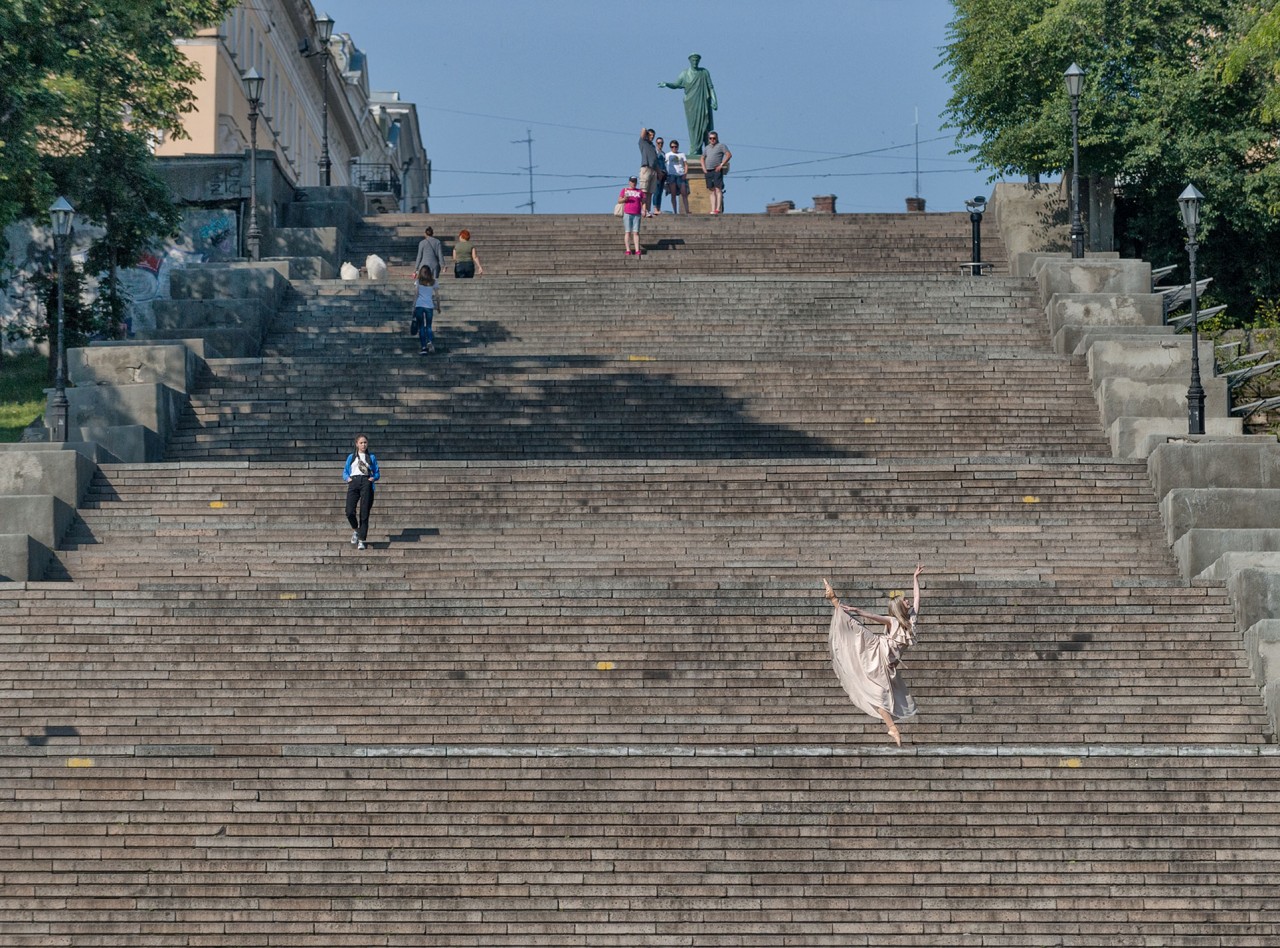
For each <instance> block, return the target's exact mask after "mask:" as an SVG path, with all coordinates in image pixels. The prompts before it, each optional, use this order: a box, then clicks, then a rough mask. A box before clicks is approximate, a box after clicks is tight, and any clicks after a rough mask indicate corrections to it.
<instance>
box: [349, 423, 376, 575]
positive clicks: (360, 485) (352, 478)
mask: <svg viewBox="0 0 1280 948" xmlns="http://www.w3.org/2000/svg"><path fill="white" fill-rule="evenodd" d="M379 476H380V475H379V473H378V459H377V457H376V456H375V455H374V454H373V452H372V451H370V450H369V439H368V437H366V436H365V435H363V434H358V435H356V441H355V450H354V451H352V452H351V453H350V454H349V455H347V466H346V467H344V468H343V469H342V479H343V480H344V481H346V482H347V522H348V523H349V524H351V530H352V533H351V543H352V545H353V546H355V548H356V549H357V550H363V549H364V548H365V546H364V541H365V540H367V539H368V538H369V511H370V510H372V509H373V485H374V482H376V481H377V480H378V477H379ZM357 508H359V513H360V516H359V518H357V517H356V510H357Z"/></svg>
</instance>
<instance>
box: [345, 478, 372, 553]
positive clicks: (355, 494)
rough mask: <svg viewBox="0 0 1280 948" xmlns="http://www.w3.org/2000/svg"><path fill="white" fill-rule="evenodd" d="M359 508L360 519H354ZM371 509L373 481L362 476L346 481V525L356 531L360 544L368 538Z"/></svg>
mask: <svg viewBox="0 0 1280 948" xmlns="http://www.w3.org/2000/svg"><path fill="white" fill-rule="evenodd" d="M357 505H359V508H360V519H359V520H357V519H356V507H357ZM372 509H373V481H371V480H369V478H368V477H367V476H365V475H363V474H356V475H354V476H352V478H351V480H349V481H347V523H349V524H351V529H352V530H354V531H356V534H357V535H358V536H359V537H360V542H362V543H363V542H364V541H365V540H366V539H368V536H369V511H370V510H372Z"/></svg>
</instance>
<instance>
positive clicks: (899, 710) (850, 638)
mask: <svg viewBox="0 0 1280 948" xmlns="http://www.w3.org/2000/svg"><path fill="white" fill-rule="evenodd" d="M909 618H910V621H909V623H908V624H907V625H905V626H904V625H903V624H902V623H900V622H899V621H898V620H897V619H896V618H893V617H890V624H889V625H888V626H887V627H885V631H883V632H873V631H871V630H870V629H868V628H867V627H866V626H864V625H863V624H862V623H861V622H859V621H858V620H857V619H855V618H854V617H853V616H852V615H850V614H849V613H848V612H846V611H845V609H844V608H842V607H841V606H836V607H835V610H834V612H833V614H832V616H831V665H832V667H833V668H835V670H836V677H837V678H839V679H840V684H841V685H843V686H844V690H845V694H847V695H848V696H849V700H850V701H852V702H853V703H854V704H855V705H857V706H858V707H859V708H861V709H862V710H863V711H865V712H866V713H867V714H869V715H871V717H873V718H876V719H877V720H879V719H880V712H879V711H878V710H877V709H878V708H884V709H885V710H886V711H888V712H889V715H890V716H891V717H892V718H893V719H894V720H895V721H903V720H905V719H907V718H909V717H911V716H912V715H913V714H915V713H916V702H915V699H914V698H912V697H911V692H910V691H909V690H908V688H907V684H906V682H905V681H903V680H902V675H901V674H900V670H899V668H898V665H899V658H900V656H901V655H902V653H903V652H905V651H906V650H907V649H908V648H910V647H911V646H912V645H914V644H915V640H916V639H915V625H916V612H915V610H914V609H912V610H911V614H910V617H909Z"/></svg>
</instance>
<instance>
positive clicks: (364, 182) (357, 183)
mask: <svg viewBox="0 0 1280 948" xmlns="http://www.w3.org/2000/svg"><path fill="white" fill-rule="evenodd" d="M351 184H352V186H354V187H357V188H359V189H360V190H361V191H363V192H365V193H366V194H394V195H395V196H396V198H397V199H399V197H400V175H399V173H398V172H397V171H396V166H395V165H393V164H389V163H380V162H372V161H353V162H351Z"/></svg>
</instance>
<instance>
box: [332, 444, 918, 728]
mask: <svg viewBox="0 0 1280 948" xmlns="http://www.w3.org/2000/svg"><path fill="white" fill-rule="evenodd" d="M381 476H382V474H381V471H380V470H379V469H378V456H377V455H376V454H374V453H373V451H371V450H370V448H369V438H368V436H367V435H365V434H358V435H356V437H355V444H354V450H352V452H351V453H350V454H349V455H347V463H346V464H345V465H344V466H343V468H342V479H343V480H344V481H345V482H346V484H347V504H346V514H347V523H349V524H350V525H351V531H352V532H351V543H352V545H353V546H355V547H356V549H358V550H363V549H366V543H367V541H368V539H369V514H370V512H371V511H372V510H373V495H374V485H375V484H376V483H377V481H378V480H379V478H380V477H381ZM923 572H924V567H923V566H921V565H917V566H916V571H915V573H914V574H913V575H912V577H911V598H910V599H907V598H906V597H905V596H904V595H903V594H902V593H901V592H899V591H896V590H895V591H892V592H890V593H889V607H888V609H887V610H886V612H887V615H880V614H878V613H875V612H867V611H865V610H863V609H859V608H857V607H856V606H847V605H845V604H844V603H843V602H841V601H840V597H839V596H837V595H836V593H835V590H834V589H832V588H831V584H830V583H829V582H827V581H826V580H825V579H824V580H823V581H822V587H823V593H824V595H825V596H826V598H827V600H828V601H829V602H830V603H831V606H832V615H831V627H830V631H829V633H828V642H829V644H830V646H831V664H832V667H833V668H835V672H836V677H837V678H838V679H839V680H840V684H841V685H842V686H843V687H844V690H845V693H846V694H847V695H848V696H849V700H850V701H852V702H853V703H854V704H855V705H856V706H857V707H859V708H860V709H862V710H863V711H865V712H866V713H867V714H869V715H870V716H871V717H873V718H878V719H880V720H881V721H883V722H884V725H885V728H886V730H887V731H888V733H889V737H891V738H892V739H893V742H894V743H895V744H897V745H898V746H899V747H901V746H902V734H901V732H900V731H899V730H898V724H897V722H899V721H904V720H906V719H907V718H909V717H911V716H912V715H914V714H915V713H916V702H915V699H914V698H912V697H911V691H910V689H909V688H908V687H907V684H906V682H905V681H904V680H903V678H902V674H901V670H902V668H903V667H904V664H903V661H902V653H903V652H905V651H906V650H907V649H909V648H910V647H911V646H912V645H914V644H915V642H916V622H917V620H918V618H919V615H920V574H921V573H923ZM860 620H863V621H860ZM864 621H865V623H867V624H864ZM878 627H882V628H878Z"/></svg>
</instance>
